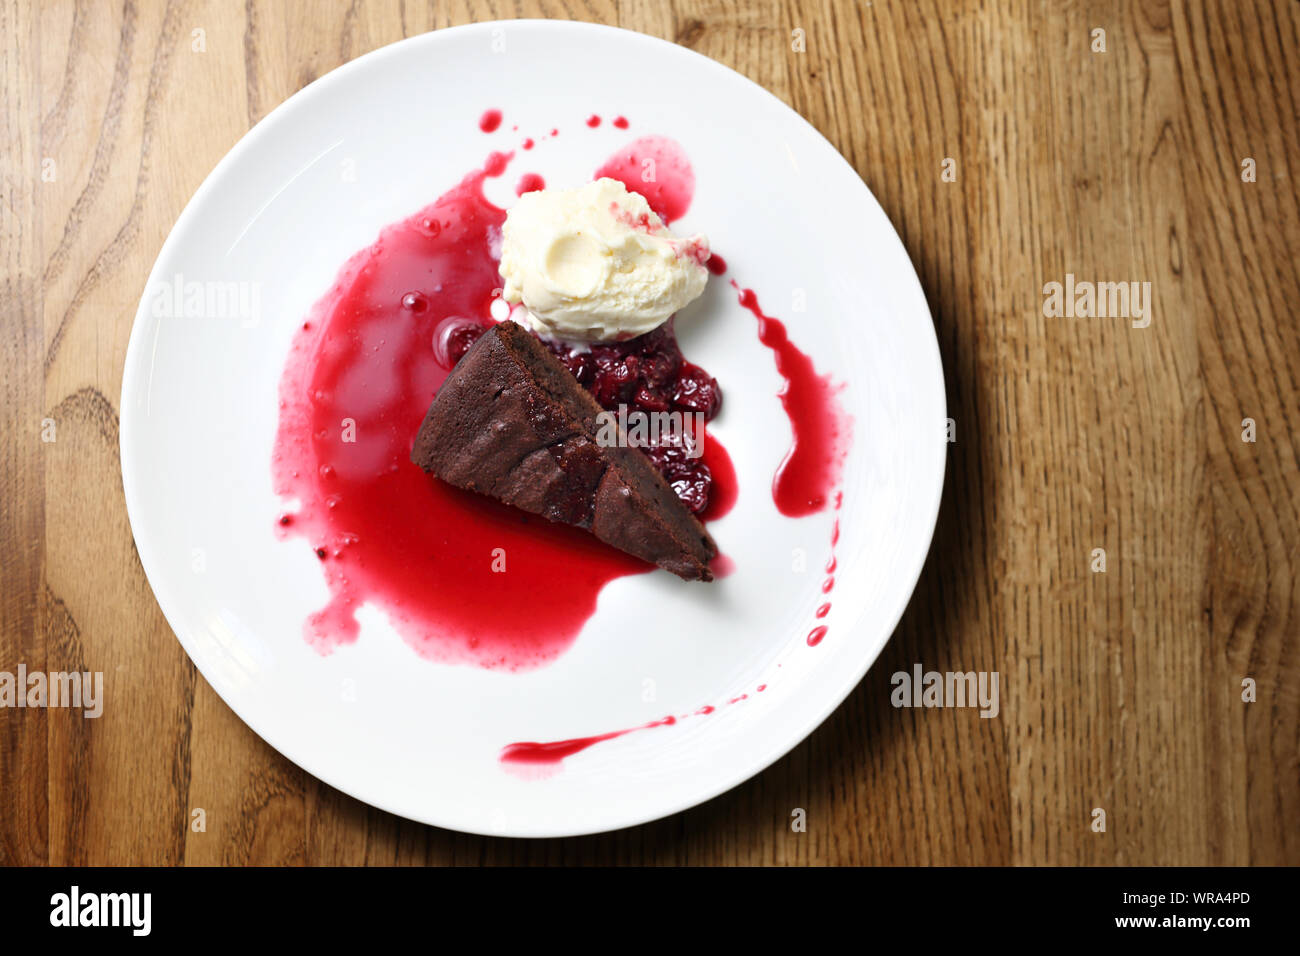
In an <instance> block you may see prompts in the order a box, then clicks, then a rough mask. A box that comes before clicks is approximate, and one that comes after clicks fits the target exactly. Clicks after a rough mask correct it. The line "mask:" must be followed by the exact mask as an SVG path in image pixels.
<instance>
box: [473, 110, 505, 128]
mask: <svg viewBox="0 0 1300 956" xmlns="http://www.w3.org/2000/svg"><path fill="white" fill-rule="evenodd" d="M500 126H501V111H500V110H487V111H486V112H484V114H483V115H482V116H480V117H479V118H478V128H479V129H481V130H482V131H483V132H485V133H495V132H496V131H497V129H499V128H500Z"/></svg>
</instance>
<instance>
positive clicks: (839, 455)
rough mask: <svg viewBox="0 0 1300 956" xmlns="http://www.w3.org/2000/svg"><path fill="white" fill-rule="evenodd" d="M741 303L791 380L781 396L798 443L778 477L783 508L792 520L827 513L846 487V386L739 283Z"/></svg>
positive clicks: (776, 491) (775, 488) (776, 495)
mask: <svg viewBox="0 0 1300 956" xmlns="http://www.w3.org/2000/svg"><path fill="white" fill-rule="evenodd" d="M731 285H732V287H733V288H735V289H736V291H737V292H738V293H739V295H740V304H741V305H743V306H744V307H745V308H746V309H748V310H749V311H750V312H752V313H753V314H754V317H755V318H756V319H758V340H759V341H760V342H762V343H763V344H764V345H766V346H767V347H768V348H769V349H771V350H772V354H773V356H774V357H775V358H776V370H777V372H779V373H780V375H781V377H782V378H783V379H785V384H784V385H783V386H782V388H781V391H780V392H779V393H778V395H779V397H780V399H781V405H782V406H783V407H784V408H785V414H786V417H787V418H789V419H790V428H791V430H792V431H793V433H794V440H793V442H792V444H791V445H790V450H789V451H788V452H787V453H786V456H785V459H784V460H783V461H782V462H781V464H780V466H779V467H778V468H777V470H776V476H775V477H774V478H773V479H772V499H773V500H774V501H775V502H776V507H777V510H778V511H780V512H781V514H783V515H787V516H789V517H791V518H799V517H802V516H804V515H810V514H815V513H816V512H818V511H822V510H823V509H824V508H825V507H826V505H827V503H828V502H829V500H830V495H831V493H832V492H833V491H834V490H835V488H836V487H837V486H838V485H839V483H840V472H841V470H842V468H843V466H844V457H845V455H846V454H847V452H848V443H849V440H850V438H851V432H850V428H849V425H850V419H849V417H848V415H847V414H845V412H844V410H843V408H841V406H840V403H839V399H838V393H839V391H840V387H841V386H837V385H834V384H832V382H831V379H830V376H829V375H819V374H818V373H817V369H816V367H815V366H814V365H813V361H812V359H811V358H810V357H809V356H808V355H807V354H806V353H804V352H802V351H800V350H799V348H798V347H797V346H796V345H795V344H794V343H793V342H791V341H790V336H789V334H788V333H787V332H786V328H785V324H784V323H783V322H781V321H780V320H779V319H775V318H773V317H772V316H770V315H766V314H764V312H763V310H762V308H761V307H760V306H759V304H758V296H757V295H755V294H754V290H753V289H742V288H741V287H740V285H739V284H737V283H736V281H735V280H734V279H733V280H732V282H731Z"/></svg>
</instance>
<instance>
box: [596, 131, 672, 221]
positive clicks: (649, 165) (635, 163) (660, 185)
mask: <svg viewBox="0 0 1300 956" xmlns="http://www.w3.org/2000/svg"><path fill="white" fill-rule="evenodd" d="M602 176H608V177H609V178H610V179H617V180H618V181H619V182H621V183H622V184H623V185H624V186H626V187H627V188H628V189H630V190H632V191H633V192H638V193H640V194H641V195H642V196H644V197H645V200H646V202H648V203H649V204H650V208H651V209H653V210H654V211H655V212H656V213H658V214H659V218H660V219H662V220H663V221H664V222H666V223H670V222H675V221H676V220H678V219H681V218H682V216H684V215H686V211H687V210H688V209H690V208H691V200H692V199H694V198H695V170H694V169H693V168H692V167H691V163H690V160H688V159H687V158H686V152H685V150H683V149H682V147H681V144H680V143H678V142H677V141H676V140H673V139H669V138H668V137H666V136H641V137H639V138H637V139H634V140H632V142H630V143H628V144H627V145H626V146H624V147H623V148H622V149H620V150H619V151H618V152H617V153H615V154H614V155H613V156H611V157H610V158H609V159H607V160H606V161H605V163H604V164H603V165H602V166H601V167H600V168H599V169H597V170H596V173H595V176H594V177H593V178H596V179H599V178H600V177H602Z"/></svg>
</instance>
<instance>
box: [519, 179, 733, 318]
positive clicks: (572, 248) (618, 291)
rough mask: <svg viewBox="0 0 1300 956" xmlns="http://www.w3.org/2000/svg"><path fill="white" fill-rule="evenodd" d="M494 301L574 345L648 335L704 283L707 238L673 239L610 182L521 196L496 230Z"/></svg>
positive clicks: (635, 197) (638, 201) (639, 199)
mask: <svg viewBox="0 0 1300 956" xmlns="http://www.w3.org/2000/svg"><path fill="white" fill-rule="evenodd" d="M502 239H503V241H502V246H501V277H502V278H503V279H504V280H505V286H504V289H503V291H502V297H503V298H504V299H505V300H506V301H507V302H509V303H511V304H518V303H520V302H522V303H523V305H524V306H525V307H526V309H527V311H528V321H529V323H530V324H531V325H532V327H533V329H534V330H535V331H536V332H538V333H540V334H542V335H547V336H550V337H552V338H559V339H565V340H570V341H578V342H597V341H616V340H620V339H629V338H632V337H634V336H637V335H642V334H644V333H646V332H649V331H650V330H651V329H654V328H656V327H658V326H659V325H661V324H663V322H665V321H666V320H667V319H668V317H669V316H670V315H672V314H673V313H674V312H676V311H677V310H678V309H680V308H682V307H683V306H685V305H686V304H687V303H688V302H691V301H693V300H694V299H695V298H696V297H697V296H699V294H700V293H701V292H703V291H704V285H705V283H706V282H707V281H708V278H709V273H708V269H707V268H706V267H705V265H704V264H705V263H706V262H708V260H709V240H708V239H706V238H705V237H704V236H702V235H696V236H691V237H690V238H688V239H682V238H679V237H677V236H674V235H673V234H672V233H671V232H670V231H669V230H668V227H667V226H665V225H664V224H663V220H661V219H660V218H659V216H657V215H656V214H655V213H654V211H653V210H652V209H651V208H650V205H649V204H648V203H647V202H646V201H645V198H644V197H643V196H641V195H640V194H638V193H634V192H629V191H628V189H627V187H626V186H624V185H623V184H622V183H621V182H619V181H618V180H616V179H597V180H596V181H595V182H592V183H588V184H587V185H586V186H580V187H578V188H577V189H542V190H538V191H536V192H530V193H524V195H523V196H521V197H520V198H519V201H518V202H517V203H515V205H514V207H513V208H512V209H511V210H510V212H509V214H508V215H507V216H506V222H505V226H504V228H503V230H502Z"/></svg>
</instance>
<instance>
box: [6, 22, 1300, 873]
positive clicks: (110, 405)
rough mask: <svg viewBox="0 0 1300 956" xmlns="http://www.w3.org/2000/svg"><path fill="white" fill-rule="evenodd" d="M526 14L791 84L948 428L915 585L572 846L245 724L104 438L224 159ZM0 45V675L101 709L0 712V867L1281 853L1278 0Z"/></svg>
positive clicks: (1284, 778)
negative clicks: (322, 777) (87, 698)
mask: <svg viewBox="0 0 1300 956" xmlns="http://www.w3.org/2000/svg"><path fill="white" fill-rule="evenodd" d="M513 16H551V17H561V18H568V19H580V20H592V21H599V22H606V23H614V24H618V25H621V26H625V27H630V28H633V29H637V30H642V31H644V32H647V33H652V34H655V35H657V36H661V37H665V38H667V39H669V40H673V41H675V42H677V43H680V44H683V45H686V46H689V47H692V48H693V49H696V50H698V51H700V52H702V53H705V54H707V55H709V56H712V57H715V58H716V59H718V60H720V61H722V62H723V63H726V64H727V65H729V66H731V67H733V68H735V69H737V70H739V71H740V72H742V73H744V74H746V75H747V76H749V77H751V78H752V79H754V80H756V81H757V82H759V83H761V84H762V85H763V86H765V87H766V88H767V89H769V90H771V91H772V92H773V93H775V94H776V95H777V96H778V97H780V98H781V99H783V100H785V101H786V102H787V103H789V104H790V105H791V106H792V107H794V108H795V109H796V110H798V111H799V112H800V113H802V114H803V115H804V116H806V117H807V118H808V119H809V120H810V121H811V122H812V123H813V124H814V125H815V126H816V127H817V128H818V129H819V130H821V131H822V132H823V133H824V134H825V135H826V136H827V137H828V138H829V139H830V140H831V142H832V143H834V144H835V145H836V147H837V148H839V149H840V150H841V151H842V152H843V153H844V155H845V156H846V157H847V158H848V160H849V161H850V162H851V163H852V164H853V165H854V166H855V167H856V169H857V170H858V172H859V173H860V174H861V175H862V177H863V179H864V180H865V181H866V182H867V184H868V185H869V186H870V187H871V188H872V190H873V191H874V192H875V194H876V196H877V197H878V198H879V200H880V202H881V203H882V205H883V206H884V208H885V210H886V212H887V213H888V214H889V216H890V218H891V220H892V221H893V222H894V223H895V224H896V226H897V228H898V230H899V232H900V234H901V235H902V237H903V240H904V242H905V244H906V246H907V248H908V251H909V252H910V254H911V255H912V258H913V260H914V261H915V263H916V266H917V269H918V272H919V274H920V276H921V280H922V283H923V285H924V287H925V290H926V292H927V295H928V296H929V299H930V303H931V305H932V308H933V310H934V314H935V322H936V326H937V329H938V334H939V339H940V343H941V347H942V351H943V357H944V364H945V370H946V373H947V376H948V389H949V396H948V398H949V405H950V408H951V409H952V411H951V414H952V416H953V418H954V419H955V421H956V430H957V441H956V443H955V444H954V445H952V446H951V451H950V460H949V475H948V483H947V488H946V492H945V499H944V504H943V511H942V514H941V517H940V521H939V527H938V531H937V535H936V538H935V545H934V548H933V551H932V553H931V557H930V560H929V563H928V565H927V567H926V570H925V572H924V575H923V577H922V580H921V583H920V586H919V588H918V589H917V592H916V596H915V598H914V599H913V601H912V603H911V606H910V608H909V610H908V612H907V614H906V616H905V618H904V620H903V622H902V624H901V625H900V627H899V629H898V633H897V634H896V635H895V637H894V640H893V641H892V642H891V644H890V645H889V647H888V648H887V649H886V651H885V653H884V655H883V657H882V658H881V660H880V661H879V662H878V663H877V665H876V666H875V667H874V668H873V669H872V671H871V672H870V674H869V676H868V677H867V678H866V679H865V680H864V682H863V683H862V685H861V686H860V687H859V688H858V689H857V691H855V692H854V694H853V695H852V696H851V697H850V699H849V700H848V701H847V702H846V703H845V704H844V705H843V706H842V707H841V708H840V709H839V710H838V711H837V712H836V713H835V714H834V716H833V717H832V718H831V719H830V720H829V721H827V723H826V724H825V725H824V726H823V727H821V729H819V730H818V731H817V732H816V733H814V734H813V735H812V737H811V738H810V739H809V740H808V741H807V742H805V743H804V744H803V745H801V746H800V747H798V748H797V749H796V750H795V751H794V752H793V753H791V754H790V755H789V756H787V757H786V758H785V759H784V760H782V761H780V762H779V763H778V764H776V765H775V766H774V767H772V768H771V769H769V770H768V771H766V772H765V773H763V774H761V775H760V776H759V777H758V778H756V779H755V780H752V781H750V782H749V783H747V784H745V785H743V786H741V787H739V788H737V789H735V790H734V791H732V792H730V793H728V794H726V795H724V796H722V797H719V798H718V799H716V800H713V801H711V802H710V803H708V804H706V805H704V806H702V807H698V808H696V809H694V810H691V811H689V812H687V813H683V814H679V815H678V816H675V817H673V818H672V819H669V820H664V821H660V822H658V823H653V824H650V825H647V826H643V827H638V828H635V829H631V830H626V831H621V832H618V833H612V834H605V835H601V836H596V837H588V838H582V839H575V840H564V841H559V840H554V841H535V842H524V841H509V840H492V839H482V838H477V837H470V836H465V835H461V834H455V833H449V832H445V831H440V830H437V829H433V828H429V827H424V826H421V825H417V824H414V823H410V822H408V821H405V820H401V819H398V818H395V817H392V816H390V815H388V814H385V813H382V812H379V811H376V810H373V809H371V808H369V807H366V806H364V805H362V804H358V803H357V802H356V801H354V800H352V799H350V798H348V797H345V796H343V795H341V794H340V793H338V792H336V791H334V790H332V789H330V788H329V787H326V786H324V785H323V784H321V783H319V782H318V781H316V780H315V779H314V778H312V777H311V776H309V775H307V774H305V773H303V772H302V771H301V770H299V769H298V768H296V767H295V766H293V765H292V764H290V763H288V762H287V761H285V760H284V759H282V758H281V757H279V756H278V755H277V754H276V753H275V752H273V751H272V750H271V749H270V748H269V747H267V746H266V745H265V744H263V743H262V742H261V741H260V740H259V739H258V738H257V737H256V736H254V735H253V733H252V732H251V731H249V730H248V729H247V728H246V727H245V726H244V725H243V724H242V723H241V722H240V721H239V720H238V718H236V717H235V716H234V715H233V714H232V713H231V712H230V711H229V710H228V709H227V708H226V706H225V705H224V704H223V703H222V702H221V701H220V700H219V699H218V698H217V697H216V695H215V694H214V693H213V692H212V690H211V689H210V688H209V687H208V685H207V684H206V682H204V680H203V679H202V678H201V677H199V676H198V675H197V674H196V672H195V670H194V668H193V666H192V665H191V664H190V662H189V660H188V659H187V658H186V656H185V655H184V653H183V652H182V650H181V648H180V647H179V645H178V644H177V642H176V641H175V639H174V637H173V636H172V635H171V633H170V631H169V630H168V627H167V625H166V623H165V622H164V620H163V618H162V616H161V614H160V613H159V611H158V609H157V606H156V604H155V602H154V600H153V597H152V594H151V592H150V590H149V586H148V583H147V582H146V581H145V578H144V575H143V573H142V571H141V568H140V564H139V561H138V559H137V557H136V554H135V549H134V545H133V543H132V538H131V533H130V528H129V526H128V523H127V519H126V515H125V508H124V505H123V501H122V490H121V478H120V472H119V462H118V446H117V405H116V403H117V397H118V395H119V392H120V386H121V372H122V364H123V358H124V355H125V349H126V342H127V336H128V333H129V331H130V325H131V321H132V318H133V315H134V311H135V306H136V303H137V301H138V298H139V296H140V294H141V290H142V288H143V285H144V282H145V278H146V276H147V274H148V270H149V268H150V266H151V265H152V262H153V260H154V257H155V256H156V254H157V251H158V249H159V247H160V245H161V243H162V241H163V239H164V237H165V236H166V234H167V232H168V230H169V229H170V227H171V225H172V223H173V222H174V221H175V219H176V216H177V215H178V213H179V211H180V209H181V208H182V206H183V205H184V203H185V202H186V200H187V199H188V198H189V197H190V195H191V194H192V193H193V191H194V190H195V188H196V187H197V186H198V185H199V183H200V182H201V181H202V179H203V178H204V177H205V176H206V175H207V173H208V172H209V171H210V170H211V168H212V167H213V166H214V165H215V163H216V162H217V161H218V160H219V159H220V158H221V156H222V155H223V154H224V153H225V152H226V151H227V150H228V149H229V148H230V147H231V146H232V145H233V144H234V143H235V142H236V141H237V140H238V139H239V137H240V136H241V135H242V134H243V133H244V132H245V131H246V130H247V129H248V128H249V127H250V126H251V125H252V124H253V123H255V122H257V120H258V119H260V118H261V117H262V116H264V115H265V114H266V113H267V112H268V111H269V110H271V109H272V108H273V107H274V106H276V105H277V104H278V103H280V102H281V101H283V100H284V99H285V98H286V97H288V96H289V95H291V94H292V93H293V92H295V91H296V90H298V89H299V88H301V87H302V86H303V85H305V84H307V83H309V82H311V81H312V80H313V79H315V78H316V77H318V76H320V75H322V74H324V73H325V72H327V71H329V70H331V69H333V68H334V67H336V66H338V65H340V64H341V63H343V62H346V61H347V60H349V59H351V58H353V57H355V56H358V55H360V54H362V53H365V52H366V51H368V50H372V49H375V48H376V47H379V46H382V45H384V44H387V43H390V42H392V41H395V40H398V39H401V38H402V37H404V36H411V35H413V34H417V33H421V32H424V31H427V30H431V29H437V28H440V27H445V26H449V25H452V24H456V23H462V22H468V21H472V20H485V19H494V18H498V17H513ZM1097 28H1101V29H1104V30H1105V31H1106V51H1105V52H1104V53H1101V52H1094V51H1093V50H1092V43H1093V40H1092V31H1093V30H1094V29H1097ZM796 29H801V30H803V31H804V33H805V36H806V49H805V50H804V51H803V52H799V51H796V50H794V49H792V44H791V38H792V31H794V30H796ZM195 30H202V31H204V34H203V35H204V38H205V44H206V50H205V52H202V53H197V52H194V51H193V49H192V41H193V37H194V33H193V31H195ZM0 37H2V40H0V42H3V44H4V59H3V67H2V68H3V71H4V90H5V93H4V106H3V110H2V111H0V124H3V125H2V127H0V149H3V162H4V168H3V180H2V182H0V199H2V200H3V203H2V208H0V212H2V214H3V221H2V222H0V242H2V244H3V253H2V255H3V259H4V274H3V289H4V295H3V310H4V312H3V314H4V334H3V336H2V337H0V349H3V360H4V375H3V396H4V401H3V406H2V407H0V449H2V453H3V461H2V464H3V471H2V472H0V567H3V578H2V581H0V629H2V632H0V670H6V671H11V672H12V671H14V670H16V668H17V665H18V663H19V662H25V663H26V665H27V666H28V667H29V668H30V669H43V670H71V669H78V670H82V669H85V670H99V671H103V672H105V674H106V675H107V676H108V679H109V681H110V688H111V691H110V692H111V694H112V699H113V700H114V701H115V702H116V703H115V706H114V707H113V708H111V709H110V710H108V711H106V712H105V714H104V716H103V717H102V718H100V719H99V720H95V721H87V720H84V719H83V718H82V717H80V715H78V714H74V713H72V712H70V711H67V710H54V709H51V710H49V711H43V710H21V711H19V710H2V711H0V862H3V863H19V864H41V863H182V862H183V863H190V864H206V863H226V864H245V863H258V864H269V863H330V864H394V863H396V864H423V863H434V864H484V863H488V864H491V863H550V864H578V863H589V862H603V863H652V864H697V863H713V864H724V863H747V864H807V863H819V864H820V863H841V864H854V863H901V864H931V863H950V864H951V863H993V864H1009V863H1048V864H1071V863H1098V864H1111V863H1115V864H1144V863H1160V864H1198V863H1204V864H1297V863H1300V829H1298V828H1297V827H1296V821H1297V819H1300V663H1298V662H1297V633H1298V632H1300V607H1298V606H1297V599H1298V598H1300V553H1298V546H1297V542H1300V513H1298V512H1300V504H1298V502H1300V494H1298V493H1297V489H1298V488H1300V464H1298V462H1297V437H1298V436H1300V319H1298V318H1297V315H1300V313H1298V312H1297V309H1296V303H1297V302H1300V276H1298V275H1297V268H1296V262H1297V260H1298V259H1300V191H1298V188H1297V180H1296V176H1297V173H1298V172H1300V170H1297V169H1293V168H1292V166H1293V164H1294V162H1295V157H1296V156H1297V155H1300V135H1298V128H1300V123H1298V114H1300V67H1298V66H1297V64H1300V6H1297V5H1296V4H1294V3H1287V2H1282V0H1278V2H1274V3H1268V2H1263V0H1258V2H1253V0H1240V2H1236V0H1224V2H1222V3H1205V4H1201V3H1186V4H1184V3H1159V2H1152V3H1142V4H1136V3H1125V2H1118V0H1106V2H1095V3H1092V2H1081V3H1073V4H1059V5H1058V4H1049V3H1039V2H1033V3H1031V2H1026V0H1006V2H995V3H994V2H975V0H971V2H959V0H947V2H939V0H926V2H903V0H876V2H873V3H865V2H858V3H851V2H847V0H784V2H775V0H769V2H755V3H741V2H728V0H675V2H673V3H662V4H661V3H648V2H647V3H636V2H632V0H608V2H600V0H594V2H588V3H581V2H564V0H556V2H541V0H538V2H532V0H529V2H451V3H414V2H406V3H403V2H400V0H391V2H362V0H356V2H353V3H351V4H344V3H338V4H333V3H319V2H315V3H313V2H308V0H296V2H287V3H285V2H269V0H267V2H258V0H248V2H246V3H244V4H242V5H240V4H238V3H230V2H216V0H213V2H209V3H200V2H170V3H163V2H148V0H126V2H122V3H115V4H108V3H92V2H89V0H83V2H76V3H73V2H53V3H45V4H41V5H40V7H39V8H36V7H35V6H34V5H33V4H31V3H28V2H24V0H0ZM1247 158H1249V159H1253V161H1254V164H1255V169H1256V181H1254V182H1244V181H1243V179H1242V168H1243V167H1242V164H1243V161H1244V160H1246V159H1247ZM945 159H952V160H954V161H955V169H956V172H957V177H956V180H955V181H953V182H946V181H944V180H943V179H942V178H941V172H942V166H943V163H944V161H945ZM51 164H52V165H51ZM51 172H52V173H53V175H51ZM1067 272H1068V273H1073V274H1075V275H1076V276H1078V277H1079V278H1080V279H1093V280H1104V281H1122V280H1135V281H1141V282H1150V283H1151V289H1152V298H1153V302H1152V322H1151V325H1150V326H1149V327H1148V328H1144V329H1135V328H1133V327H1132V326H1131V325H1130V323H1129V322H1128V321H1126V320H1124V319H1096V318H1093V319H1085V318H1077V319H1070V318H1048V317H1045V316H1044V313H1043V308H1042V302H1043V294H1042V289H1043V285H1044V283H1045V282H1048V281H1053V280H1056V281H1061V280H1063V278H1064V275H1065V274H1066V273H1067ZM1245 418H1252V419H1253V420H1254V421H1255V423H1256V428H1257V438H1256V441H1254V442H1245V441H1243V440H1242V431H1243V424H1242V420H1243V419H1245ZM48 420H52V421H53V423H54V424H55V427H56V429H57V432H56V434H57V439H56V440H55V441H54V442H48V441H43V440H42V431H43V429H44V428H45V425H46V423H47V421H48ZM1094 548H1104V549H1105V551H1106V555H1107V570H1106V572H1105V573H1093V572H1092V571H1090V562H1091V560H1092V552H1093V549H1094ZM914 662H922V663H924V664H925V666H926V667H927V668H934V669H937V670H961V671H966V670H972V669H975V670H980V669H984V670H997V671H999V672H1000V673H1001V675H1002V680H1003V685H1002V686H1003V691H1002V698H1003V702H1002V712H1001V714H1000V716H999V717H998V718H997V719H993V720H981V719H979V718H978V717H977V716H976V715H975V713H974V712H972V711H968V710H928V711H927V710H896V709H894V708H892V707H891V706H890V705H889V702H888V697H889V691H890V689H891V687H890V683H889V675H890V674H891V673H892V672H894V671H895V670H899V669H905V668H910V666H911V665H912V663H914ZM1244 678H1252V679H1253V680H1254V681H1255V682H1256V683H1257V687H1258V691H1257V694H1258V698H1257V700H1256V701H1255V702H1254V703H1244V702H1243V701H1242V681H1243V679H1244ZM195 807H202V808H204V810H205V811H206V814H207V818H206V819H207V830H206V832H203V833H192V832H190V830H189V827H188V824H189V820H190V812H191V810H192V809H193V808H195ZM795 807H803V808H805V809H806V810H807V812H808V824H809V825H808V830H807V832H806V833H792V832H790V827H789V819H790V812H791V810H792V809H793V808H795ZM1094 808H1103V809H1104V810H1105V811H1106V816H1107V829H1106V831H1105V832H1104V833H1098V832H1094V831H1093V830H1092V828H1091V826H1090V824H1091V822H1092V812H1093V809H1094Z"/></svg>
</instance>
